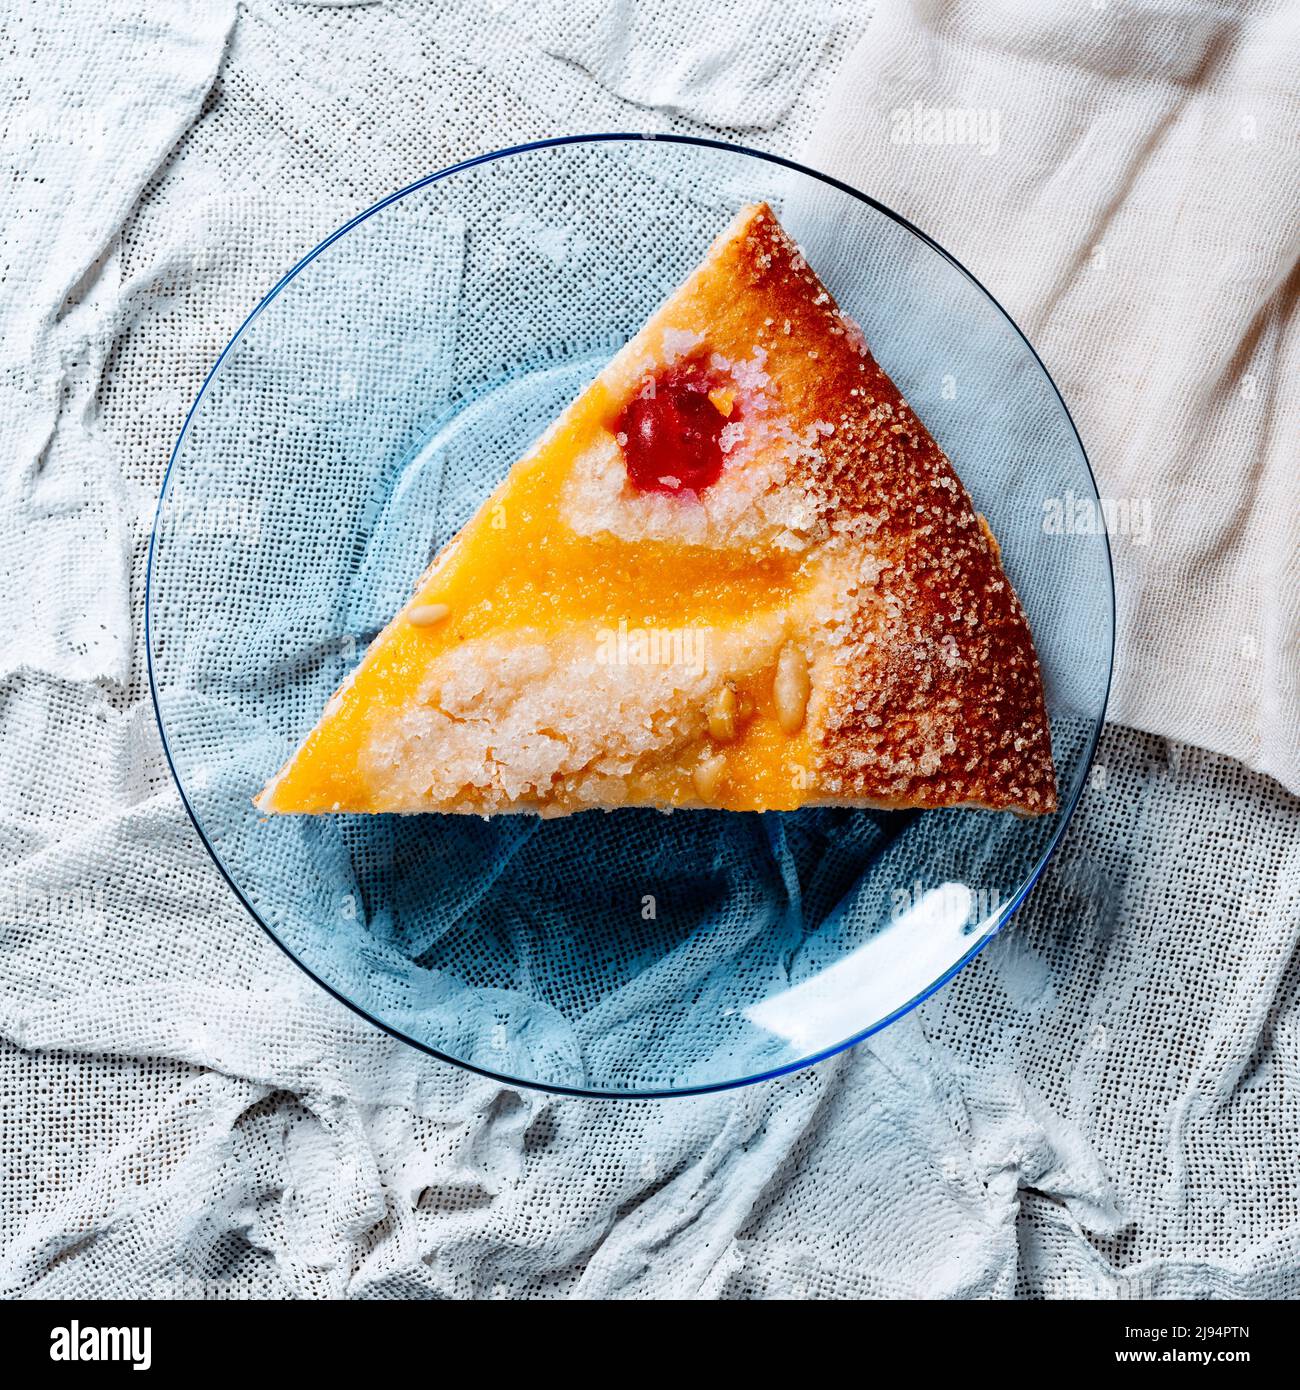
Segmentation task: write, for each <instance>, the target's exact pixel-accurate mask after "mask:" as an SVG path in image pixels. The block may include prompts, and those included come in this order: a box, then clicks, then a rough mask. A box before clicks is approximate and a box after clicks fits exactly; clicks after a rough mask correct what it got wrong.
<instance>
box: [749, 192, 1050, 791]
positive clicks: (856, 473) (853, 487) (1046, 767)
mask: <svg viewBox="0 0 1300 1390" xmlns="http://www.w3.org/2000/svg"><path fill="white" fill-rule="evenodd" d="M724 255H725V257H726V258H727V259H728V260H730V261H731V262H732V274H733V275H734V277H735V282H736V284H737V288H738V289H739V288H741V287H744V288H745V289H746V290H747V291H749V292H751V293H752V294H753V296H754V298H753V302H754V303H756V304H761V305H763V306H764V308H765V311H766V312H765V316H764V322H762V323H760V324H756V325H755V333H756V337H757V341H758V343H759V344H760V345H761V346H762V347H763V348H764V349H765V350H766V351H767V353H768V360H769V364H770V365H769V371H770V373H771V377H772V380H773V381H774V382H775V383H777V386H778V389H779V391H780V397H781V404H782V407H783V409H784V410H785V411H787V412H788V413H789V415H790V417H791V419H792V420H794V421H795V422H796V423H797V424H802V425H805V426H807V427H809V428H810V429H811V430H812V432H813V434H814V435H815V436H816V438H817V444H816V447H815V448H810V449H809V450H808V452H807V454H806V456H805V457H804V458H803V459H802V460H801V462H800V467H801V468H802V469H803V471H804V474H805V477H804V481H805V484H806V486H807V488H808V490H809V491H810V493H812V495H813V496H815V497H816V499H817V502H818V507H819V512H820V514H821V517H822V519H823V521H824V523H825V525H826V527H827V528H828V530H829V533H831V534H835V533H840V534H844V535H847V536H850V537H853V538H854V539H856V540H858V541H860V542H861V543H862V544H863V545H864V546H867V547H869V548H870V550H871V552H872V554H873V556H874V558H875V560H876V561H877V562H878V563H879V573H878V574H877V575H876V577H875V579H874V585H873V586H872V592H869V593H864V594H863V595H861V599H862V601H861V602H860V603H859V604H858V606H857V609H856V617H855V618H854V620H853V622H852V624H851V625H850V629H849V631H848V633H847V635H846V638H845V640H844V643H843V647H842V651H843V672H844V675H843V679H842V680H841V681H840V682H839V683H838V684H837V687H836V689H835V691H834V693H833V695H832V697H831V699H830V702H829V705H828V708H827V710H826V713H825V716H824V719H823V721H822V728H821V730H820V754H821V762H820V767H819V775H818V782H819V790H821V791H823V792H825V793H826V794H828V795H829V796H830V797H832V798H835V799H842V800H845V801H863V802H870V803H873V804H880V805H887V806H903V805H905V806H922V807H938V806H957V805H970V804H975V805H980V806H984V807H989V808H992V809H999V810H1001V809H1009V810H1016V811H1020V812H1022V813H1025V814H1031V815H1037V814H1042V813H1045V812H1050V811H1053V810H1055V809H1056V776H1055V770H1054V768H1053V764H1052V752H1051V736H1050V732H1049V729H1048V723H1047V714H1046V709H1045V706H1044V701H1043V688H1042V678H1041V672H1040V669H1039V663H1038V657H1037V654H1036V653H1035V651H1034V644H1033V638H1032V636H1031V634H1030V630H1029V623H1028V621H1027V619H1026V617H1025V614H1024V610H1023V608H1022V607H1021V605H1020V601H1019V599H1018V598H1017V597H1016V594H1015V592H1014V590H1013V589H1012V587H1011V584H1010V582H1009V581H1008V579H1007V577H1006V575H1005V573H1004V572H1003V569H1002V565H1001V561H1000V556H999V552H998V546H997V542H996V541H995V540H994V539H993V536H992V532H991V531H990V530H989V528H988V524H987V522H985V521H984V518H983V517H981V516H979V515H978V514H977V513H976V511H975V509H974V507H973V506H972V504H971V499H970V497H969V495H968V494H967V492H966V489H965V488H964V487H963V486H962V484H961V481H960V480H959V479H958V477H957V475H956V473H955V472H954V471H953V468H952V465H951V464H950V463H949V462H948V459H947V458H946V457H945V456H944V453H943V451H942V450H941V449H940V448H939V446H938V445H937V444H936V443H935V441H934V440H933V439H932V438H931V437H930V434H929V432H928V431H927V430H926V428H925V426H924V425H923V424H922V423H921V422H920V421H919V420H918V419H917V417H916V415H915V414H914V413H913V412H912V410H911V408H910V407H909V406H908V404H907V402H906V401H904V400H903V398H902V396H901V395H900V393H899V391H898V389H897V388H896V387H895V386H894V384H893V382H891V381H890V380H889V378H888V377H887V376H886V375H885V373H884V372H883V371H882V370H881V368H880V367H879V365H878V364H877V363H876V361H875V360H874V358H873V357H872V356H871V354H870V352H869V351H868V350H867V346H866V344H865V342H864V341H863V339H862V335H861V332H860V330H859V329H858V328H857V326H856V325H855V324H853V323H852V321H851V320H849V319H848V318H847V317H846V316H845V315H844V314H843V313H841V311H840V309H839V307H838V306H837V305H836V303H835V301H834V299H833V298H832V297H831V295H830V293H829V292H828V291H827V290H826V288H825V286H824V285H823V284H822V283H821V281H820V280H819V279H818V278H817V276H816V275H815V274H814V273H813V271H812V270H811V269H810V268H809V266H808V264H807V262H806V261H805V260H804V258H803V256H802V254H801V253H800V252H799V249H798V247H796V246H795V245H794V243H793V242H792V241H791V240H790V239H789V237H788V236H787V235H786V234H785V232H784V231H783V229H782V228H781V226H780V224H779V223H778V222H777V220H776V217H775V216H774V215H773V213H772V212H771V210H770V209H769V208H767V207H766V206H765V205H760V206H759V207H758V208H756V209H755V210H754V212H753V214H752V216H751V217H750V218H749V220H748V222H747V224H745V226H744V230H743V232H742V234H741V235H739V236H736V237H734V239H733V240H732V241H731V243H730V245H729V246H728V247H727V248H726V249H725V251H724Z"/></svg>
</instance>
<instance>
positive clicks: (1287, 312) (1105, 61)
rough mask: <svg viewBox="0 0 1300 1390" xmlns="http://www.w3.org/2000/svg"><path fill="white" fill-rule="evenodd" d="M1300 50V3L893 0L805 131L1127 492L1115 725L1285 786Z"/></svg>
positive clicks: (1296, 733)
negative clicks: (994, 310) (1030, 358)
mask: <svg viewBox="0 0 1300 1390" xmlns="http://www.w3.org/2000/svg"><path fill="white" fill-rule="evenodd" d="M1298 53H1300V7H1297V6H1296V5H1295V4H1294V3H1292V0H1263V2H1262V3H1259V4H1255V5H1251V6H1241V7H1237V6H1223V5H1219V4H1208V3H1202V2H1201V0H1190V2H1189V3H1183V4H1178V5H1168V4H1161V3H1158V0H1150V2H1149V3H1148V2H1147V0H1140V3H1137V4H1125V5H1108V4H1106V3H1104V0H1102V2H1101V3H1094V4H1092V5H1091V6H1088V5H1086V4H1085V5H1080V4H1079V3H1077V0H1039V3H1034V4H1028V3H1025V0H993V2H992V3H989V0H970V3H939V0H880V3H879V4H877V6H876V10H875V14H874V15H873V17H872V20H871V23H870V25H869V26H868V27H867V30H866V32H865V34H864V35H863V37H862V39H861V41H860V43H859V46H858V48H857V50H856V51H855V52H854V53H853V54H852V55H851V56H850V57H849V58H848V59H847V60H846V61H845V63H844V65H843V66H842V68H841V69H840V71H839V74H838V76H837V78H836V81H835V84H834V88H833V90H832V91H831V93H830V94H829V98H828V101H827V105H826V109H825V110H824V112H823V114H822V117H821V119H820V121H819V123H818V126H817V129H816V131H815V133H814V135H813V138H812V140H811V141H810V144H809V148H808V153H809V159H810V162H812V163H813V164H815V165H818V166H820V167H822V168H824V169H826V170H827V172H830V173H833V174H837V175H838V176H840V177H841V178H844V179H845V180H847V181H848V182H849V183H851V184H853V185H854V186H855V187H858V188H861V189H862V190H863V191H864V192H866V193H869V194H871V195H872V196H874V197H876V198H878V199H880V200H881V201H882V202H884V203H885V204H886V205H887V206H889V207H892V208H893V209H894V210H895V211H897V212H900V213H902V214H903V216H905V217H907V218H908V219H909V220H911V221H912V222H914V223H916V225H918V226H919V227H921V228H922V229H923V230H924V231H926V232H927V233H929V235H931V236H933V237H934V238H935V239H936V240H937V241H939V242H940V244H942V245H943V246H945V247H946V248H947V249H948V250H949V251H951V252H952V254H953V255H955V256H956V257H957V258H958V259H959V260H961V261H962V262H963V263H964V264H965V265H966V266H968V267H969V269H970V270H971V271H972V273H973V274H975V275H977V276H978V277H979V278H980V279H981V280H982V281H983V283H984V284H985V285H986V286H987V287H988V289H989V290H990V292H991V293H992V294H993V295H994V296H996V297H997V298H998V299H999V300H1000V302H1001V303H1002V304H1003V306H1004V307H1005V308H1006V309H1007V311H1008V312H1009V313H1010V314H1011V316H1012V318H1014V319H1015V320H1016V322H1017V323H1018V324H1019V325H1020V327H1021V328H1022V329H1023V330H1024V332H1025V333H1026V334H1027V336H1028V337H1029V339H1030V341H1031V342H1032V343H1033V344H1034V346H1035V347H1036V348H1037V349H1038V351H1039V353H1040V354H1041V356H1042V357H1043V360H1044V362H1045V363H1046V365H1047V368H1048V370H1049V371H1050V372H1051V373H1052V374H1053V376H1054V378H1055V380H1056V383H1057V386H1058V387H1059V388H1060V390H1061V392H1062V394H1063V396H1064V398H1065V401H1066V403H1067V405H1068V406H1069V407H1070V410H1071V411H1072V413H1073V415H1074V419H1075V422H1076V424H1077V425H1078V427H1079V431H1080V434H1081V435H1082V438H1083V442H1084V446H1085V447H1086V448H1087V450H1088V452H1089V456H1090V458H1091V461H1092V465H1093V468H1094V470H1095V472H1096V474H1097V480H1098V487H1099V490H1100V492H1101V494H1102V496H1103V498H1107V499H1111V500H1112V502H1114V503H1116V504H1118V506H1117V508H1116V510H1115V515H1114V517H1113V523H1114V524H1113V525H1112V527H1111V530H1112V536H1113V540H1112V548H1113V551H1114V559H1115V569H1116V581H1117V590H1118V597H1119V614H1118V617H1119V630H1118V639H1119V646H1118V653H1117V661H1116V671H1115V685H1114V690H1113V694H1112V700H1111V706H1110V717H1111V718H1112V719H1114V720H1116V721H1117V722H1119V723H1123V724H1131V725H1134V726H1136V727H1138V728H1141V729H1147V730H1150V731H1152V732H1155V733H1159V734H1163V735H1166V736H1168V737H1172V738H1179V739H1184V740H1186V741H1188V742H1191V743H1196V744H1199V745H1201V746H1203V747H1207V748H1213V749H1215V750H1216V751H1218V752H1221V753H1227V754H1229V755H1230V756H1232V757H1234V758H1239V759H1241V760H1242V761H1243V762H1245V763H1247V764H1248V765H1249V766H1251V767H1254V768H1257V769H1259V770H1261V771H1264V772H1267V773H1269V774H1271V775H1272V776H1274V777H1276V778H1278V779H1279V780H1280V781H1282V782H1283V783H1284V784H1286V785H1287V786H1289V787H1290V788H1291V789H1292V790H1293V791H1300V507H1297V505H1296V501H1295V492H1296V482H1297V475H1298V473H1300V462H1298V460H1300V447H1298V441H1297V424H1298V423H1300V310H1297V301H1296V292H1295V291H1296V285H1295V271H1296V260H1297V252H1298V251H1300V143H1297V141H1296V131H1297V129H1298V128H1300V87H1298V85H1297V82H1296V61H1297V54H1298ZM1061 503H1062V510H1063V513H1064V515H1063V524H1064V525H1066V526H1068V525H1070V524H1071V517H1072V516H1075V517H1077V520H1078V523H1079V524H1086V523H1087V520H1088V518H1087V516H1086V515H1085V514H1082V513H1079V512H1078V509H1077V508H1076V507H1075V506H1074V505H1073V504H1072V503H1071V500H1070V499H1068V498H1063V499H1061ZM1044 519H1045V522H1048V524H1057V518H1056V517H1055V516H1052V517H1048V516H1047V515H1046V514H1045V518H1044Z"/></svg>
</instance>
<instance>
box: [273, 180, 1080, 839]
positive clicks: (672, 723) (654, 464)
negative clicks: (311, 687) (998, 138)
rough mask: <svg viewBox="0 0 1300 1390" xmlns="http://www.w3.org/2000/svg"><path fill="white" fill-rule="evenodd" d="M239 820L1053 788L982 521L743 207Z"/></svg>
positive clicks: (829, 308)
mask: <svg viewBox="0 0 1300 1390" xmlns="http://www.w3.org/2000/svg"><path fill="white" fill-rule="evenodd" d="M256 804H257V806H258V807H259V808H260V809H261V810H263V811H267V812H279V813H307V814H314V813H319V812H330V811H341V812H378V811H406V812H410V811H444V812H464V813H473V814H476V815H495V814H498V813H502V812H509V811H527V812H538V813H541V814H543V815H565V814H568V813H569V812H572V811H581V810H586V809H588V808H593V807H603V808H605V809H612V808H615V807H620V806H657V807H663V808H670V807H701V806H712V807H722V808H727V809H730V810H738V811H739V810H777V809H781V810H785V809H791V808H794V807H798V806H805V805H810V804H816V805H827V804H831V805H845V806H874V807H885V808H902V807H939V806H979V807H987V808H989V809H994V810H1012V811H1016V812H1019V813H1021V814H1025V815H1037V814H1041V813H1044V812H1049V811H1052V810H1054V809H1055V807H1056V785H1055V775H1054V771H1053V766H1052V752H1051V738H1050V734H1049V732H1048V725H1047V718H1046V714H1045V711H1044V706H1043V691H1042V683H1041V679H1040V674H1039V666H1038V659H1037V657H1036V655H1035V653H1034V646H1033V640H1032V638H1031V636H1030V632H1029V625H1028V623H1027V622H1026V620H1025V614H1024V611H1023V609H1022V608H1021V606H1020V603H1019V601H1018V599H1017V598H1016V595H1015V593H1014V592H1013V590H1012V588H1011V585H1010V584H1009V583H1008V581H1007V578H1006V575H1005V574H1004V573H1003V570H1002V565H1001V561H1000V558H999V553H998V546H997V542H996V541H995V540H994V538H993V535H992V533H991V532H990V530H989V528H988V525H987V524H986V523H985V521H984V519H983V518H982V517H981V516H979V515H978V514H977V513H976V512H975V510H974V508H973V507H972V505H971V501H970V498H969V497H968V496H967V494H966V490H965V489H964V488H963V487H962V485H961V482H960V481H959V480H958V478H957V476H956V474H955V473H954V472H953V469H952V466H951V465H950V464H949V462H948V460H947V459H946V458H945V457H944V455H943V453H942V451H941V450H940V449H939V447H938V445H937V444H935V442H934V440H933V439H931V438H930V436H929V434H928V433H927V432H926V429H925V426H924V425H922V424H921V422H920V421H919V420H918V419H917V418H916V416H915V415H914V414H913V413H912V411H911V410H910V409H909V407H908V405H907V403H906V402H905V401H904V400H903V399H902V397H901V396H900V395H899V393H898V391H897V389H896V388H895V387H894V385H893V383H892V382H891V381H890V380H889V378H888V377H886V376H885V374H884V372H882V371H881V369H880V368H879V367H878V366H877V365H876V363H875V361H874V360H873V359H872V357H871V354H870V353H869V352H868V350H867V346H866V343H865V342H864V341H863V338H862V334H861V332H860V331H859V329H858V328H857V327H856V325H855V324H853V323H852V322H851V321H850V320H849V319H847V318H846V317H845V316H844V315H843V314H842V313H841V312H840V310H839V309H838V307H837V306H836V304H835V302H834V300H833V299H832V298H831V296H830V294H829V293H828V292H827V290H826V288H825V287H824V286H823V285H822V283H821V281H820V280H819V279H818V278H817V276H816V275H815V274H814V273H813V271H812V270H811V269H810V267H809V266H808V264H807V262H806V261H805V260H804V258H803V256H802V255H801V254H800V252H799V249H798V247H797V246H795V245H794V243H793V242H792V241H791V240H790V239H789V237H787V236H786V234H785V232H784V231H783V230H782V228H781V226H780V224H779V223H778V222H777V219H776V217H775V215H774V214H773V212H772V210H771V209H770V208H769V207H767V206H766V205H765V204H758V205H756V206H753V207H748V208H745V209H744V210H743V211H742V212H740V213H739V214H738V216H737V217H736V218H735V219H734V221H733V222H732V223H731V225H730V226H729V227H728V228H727V229H726V231H724V232H723V233H722V235H721V236H719V238H718V239H717V241H716V242H715V243H714V245H713V247H712V249H711V250H710V251H709V253H708V255H707V257H706V258H705V260H704V262H703V264H702V265H701V266H700V267H699V268H698V269H697V270H696V271H694V273H693V274H692V275H691V276H690V277H689V278H688V279H687V281H686V282H685V284H683V285H682V286H681V288H680V289H679V290H677V292H676V293H675V294H674V295H673V296H672V297H671V298H670V299H669V300H668V301H667V303H665V304H664V305H663V307H662V308H661V309H660V310H659V311H658V312H657V313H656V314H655V315H654V316H653V317H652V318H651V319H650V321H649V322H648V323H647V324H646V326H645V327H644V328H643V329H642V330H641V331H640V332H639V333H638V334H637V335H636V337H635V338H633V339H632V341H631V342H630V343H628V344H627V346H626V347H624V348H623V349H622V351H620V352H619V353H618V354H617V355H616V356H615V357H614V359H613V361H611V362H610V363H609V365H608V366H607V367H606V368H605V369H604V370H603V371H602V372H601V373H600V375H599V376H598V377H597V378H596V379H595V381H593V382H592V384H591V385H590V386H589V387H587V389H586V390H585V391H584V392H583V393H582V394H581V395H580V396H579V397H578V399H577V400H576V401H574V402H573V404H572V405H570V406H569V407H568V409H566V410H565V411H564V412H563V414H561V415H560V417H559V418H558V419H557V420H556V421H555V422H554V424H553V425H552V426H551V427H550V429H548V430H547V432H546V433H545V435H544V436H543V437H542V438H541V439H540V440H539V441H538V442H537V444H536V445H535V446H534V447H533V448H532V449H531V450H530V451H529V453H528V454H527V455H526V456H525V457H524V458H522V459H521V460H520V461H519V462H518V463H516V464H515V465H514V467H513V468H512V469H511V470H510V473H509V474H508V475H507V477H506V478H505V480H504V481H503V482H502V483H501V485H500V486H499V487H498V488H497V489H496V491H495V492H494V493H493V494H492V495H491V496H490V497H489V498H488V499H487V501H486V502H484V504H483V506H482V508H481V509H480V510H479V512H478V513H477V515H476V516H475V517H474V518H473V519H472V520H471V521H470V522H469V524H468V525H467V526H466V527H465V528H464V530H463V531H462V532H461V533H460V535H458V536H457V537H456V538H455V540H453V541H452V542H451V544H450V545H448V546H447V547H446V548H445V549H444V550H443V551H442V553H441V554H440V555H439V556H438V557H437V559H436V560H435V561H434V563H433V564H432V565H431V566H430V568H429V569H428V570H427V571H426V572H425V574H424V576H423V577H422V578H421V579H420V581H419V583H418V584H417V585H416V587H415V592H414V593H413V594H412V596H411V598H410V601H409V602H408V603H407V605H406V606H405V607H404V608H403V609H402V610H401V611H400V612H399V613H398V614H397V616H396V617H395V618H394V619H393V620H392V622H391V623H390V624H389V625H388V627H386V628H385V629H384V631H383V632H382V633H381V634H380V635H379V637H378V638H376V640H375V641H374V643H373V644H372V645H371V647H370V649H369V651H368V652H367V653H366V655H365V658H364V660H363V661H362V662H361V663H360V665H359V666H358V667H357V669H356V670H355V671H354V672H353V673H352V674H351V675H350V676H349V677H348V678H347V680H345V681H344V683H343V685H342V686H341V687H340V688H339V690H338V691H337V692H336V694H335V695H334V696H333V698H332V699H331V700H330V701H329V703H328V705H327V706H326V707H325V711H324V713H323V714H322V716H321V719H320V722H319V723H318V724H317V725H316V727H315V728H314V729H313V730H312V731H311V732H310V733H309V734H308V735H307V737H306V738H305V739H304V740H303V743H302V745H301V747H300V748H299V749H298V750H297V752H296V753H294V755H293V756H292V757H291V758H290V759H289V761H288V763H287V764H286V765H285V766H284V767H283V768H282V769H281V770H280V771H279V772H278V773H277V774H276V775H275V776H274V777H273V778H272V779H271V781H270V782H269V783H268V784H267V786H266V787H265V788H264V789H263V791H262V792H261V794H260V795H259V796H258V797H257V798H256Z"/></svg>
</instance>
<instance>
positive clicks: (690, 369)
mask: <svg viewBox="0 0 1300 1390" xmlns="http://www.w3.org/2000/svg"><path fill="white" fill-rule="evenodd" d="M717 384H718V383H717V382H716V381H714V380H712V379H711V378H710V375H709V374H708V373H707V372H706V371H705V370H704V369H703V368H702V367H701V366H700V365H699V364H697V363H693V362H685V363H681V364H679V365H677V366H675V367H670V368H669V369H668V370H667V371H666V372H663V373H661V374H660V375H659V376H657V377H654V378H653V379H652V380H650V381H648V382H647V383H646V385H645V387H644V388H643V390H642V391H641V392H640V394H639V395H636V396H634V397H633V398H632V400H630V401H629V402H628V403H627V405H625V406H624V407H623V409H622V410H621V411H620V412H619V414H618V418H617V419H616V420H615V421H614V425H613V429H614V434H615V436H616V437H617V439H618V442H619V445H620V446H621V447H622V450H623V460H624V462H625V464H626V465H627V476H628V478H629V480H630V481H631V483H632V486H633V487H634V488H636V489H637V491H638V492H694V493H700V492H703V491H704V489H705V488H706V487H709V486H710V485H711V484H713V483H716V482H717V481H718V478H719V477H720V476H721V474H722V464H723V453H722V443H721V435H722V429H723V426H724V425H726V423H727V418H726V416H724V415H723V414H722V412H721V411H720V410H719V409H718V407H717V406H716V405H714V403H713V402H712V401H711V400H710V399H709V392H710V391H712V390H714V389H715V387H716V386H717Z"/></svg>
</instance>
